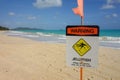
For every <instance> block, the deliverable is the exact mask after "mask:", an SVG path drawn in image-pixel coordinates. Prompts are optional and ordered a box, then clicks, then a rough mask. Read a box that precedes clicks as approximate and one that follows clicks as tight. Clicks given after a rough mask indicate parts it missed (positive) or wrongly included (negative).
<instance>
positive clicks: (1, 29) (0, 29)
mask: <svg viewBox="0 0 120 80" xmlns="http://www.w3.org/2000/svg"><path fill="white" fill-rule="evenodd" d="M4 30H10V29H9V28H7V27H3V26H0V31H4Z"/></svg>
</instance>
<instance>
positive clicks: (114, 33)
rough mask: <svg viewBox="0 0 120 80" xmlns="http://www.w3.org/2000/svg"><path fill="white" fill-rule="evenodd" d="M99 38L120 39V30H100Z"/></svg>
mask: <svg viewBox="0 0 120 80" xmlns="http://www.w3.org/2000/svg"><path fill="white" fill-rule="evenodd" d="M100 36H109V37H120V30H100Z"/></svg>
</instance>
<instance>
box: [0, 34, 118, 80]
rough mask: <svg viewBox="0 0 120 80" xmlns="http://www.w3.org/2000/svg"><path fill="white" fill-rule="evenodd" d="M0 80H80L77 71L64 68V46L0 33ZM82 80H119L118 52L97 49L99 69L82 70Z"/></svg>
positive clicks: (108, 49) (115, 50) (73, 68)
mask: <svg viewBox="0 0 120 80" xmlns="http://www.w3.org/2000/svg"><path fill="white" fill-rule="evenodd" d="M0 80H79V68H75V67H69V66H67V65H66V44H60V43H45V42H38V41H33V40H30V39H25V38H19V37H13V36H6V35H4V34H3V32H0ZM83 80H120V49H113V48H107V47H100V49H99V65H98V67H97V68H84V69H83Z"/></svg>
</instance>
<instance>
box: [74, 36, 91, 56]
mask: <svg viewBox="0 0 120 80" xmlns="http://www.w3.org/2000/svg"><path fill="white" fill-rule="evenodd" d="M72 47H73V49H74V50H75V51H76V52H77V53H78V54H79V55H80V56H83V55H85V54H86V53H87V52H88V51H89V50H90V49H91V46H90V45H89V44H88V43H87V42H86V41H85V40H84V39H82V38H81V39H80V40H78V41H77V42H76V43H75V44H74V45H73V46H72Z"/></svg>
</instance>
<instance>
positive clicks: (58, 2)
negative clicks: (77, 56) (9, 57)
mask: <svg viewBox="0 0 120 80" xmlns="http://www.w3.org/2000/svg"><path fill="white" fill-rule="evenodd" d="M75 7H77V0H0V25H1V26H7V27H9V28H16V27H31V28H40V29H65V27H66V26H67V25H80V21H81V19H80V16H78V15H75V14H74V13H73V11H72V8H75ZM84 16H85V17H84V24H85V25H99V26H100V28H101V29H120V0H84Z"/></svg>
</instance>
